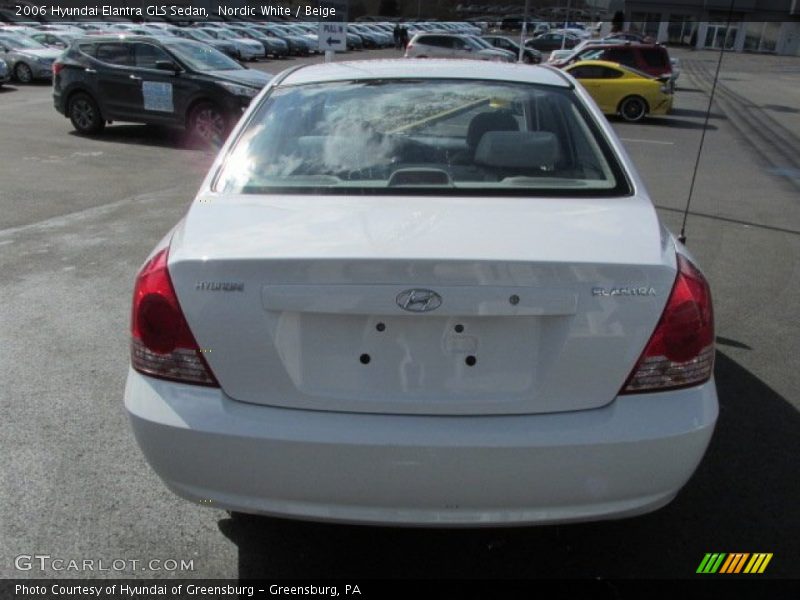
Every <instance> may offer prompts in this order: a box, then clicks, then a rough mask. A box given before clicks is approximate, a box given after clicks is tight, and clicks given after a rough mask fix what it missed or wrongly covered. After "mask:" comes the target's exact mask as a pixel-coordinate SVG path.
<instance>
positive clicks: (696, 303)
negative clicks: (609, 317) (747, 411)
mask: <svg viewBox="0 0 800 600" xmlns="http://www.w3.org/2000/svg"><path fill="white" fill-rule="evenodd" d="M713 370H714V312H713V308H712V304H711V290H710V289H709V287H708V282H706V280H705V277H703V275H702V273H700V271H698V270H697V267H695V266H694V265H693V264H692V263H691V262H690V261H689V259H687V258H686V257H684V256H682V255H680V254H678V275H677V277H676V278H675V284H674V285H673V287H672V293H671V294H670V296H669V300H667V306H666V307H665V308H664V312H663V314H662V315H661V320H660V321H659V322H658V325H657V326H656V330H655V331H654V332H653V335H652V336H651V337H650V341H649V342H648V343H647V346H646V347H645V349H644V352H643V353H642V356H641V357H640V358H639V361H638V363H637V364H636V367H634V369H633V372H632V373H631V375H630V377H628V381H627V382H626V383H625V385H624V386H623V388H622V390H621V391H620V394H640V393H643V392H657V391H663V390H667V389H675V388H682V387H687V386H692V385H699V384H701V383H703V382H705V381H707V380H708V379H709V378H710V377H711V374H712V372H713Z"/></svg>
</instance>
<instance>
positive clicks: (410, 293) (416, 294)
mask: <svg viewBox="0 0 800 600" xmlns="http://www.w3.org/2000/svg"><path fill="white" fill-rule="evenodd" d="M441 305H442V297H441V296H440V295H439V294H437V293H436V292H434V291H433V290H405V291H404V292H400V293H399V294H398V295H397V306H399V307H400V308H402V309H403V310H407V311H408V312H415V313H423V312H430V311H432V310H436V309H437V308H439V307H440V306H441Z"/></svg>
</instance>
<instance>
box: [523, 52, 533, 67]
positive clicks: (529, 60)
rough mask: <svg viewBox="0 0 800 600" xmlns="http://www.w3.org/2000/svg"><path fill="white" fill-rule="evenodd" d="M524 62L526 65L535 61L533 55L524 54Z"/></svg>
mask: <svg viewBox="0 0 800 600" xmlns="http://www.w3.org/2000/svg"><path fill="white" fill-rule="evenodd" d="M522 62H524V63H525V64H526V65H532V64H533V63H534V62H535V61H534V60H533V57H532V56H531V55H530V54H523V55H522Z"/></svg>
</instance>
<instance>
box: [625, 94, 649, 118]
mask: <svg viewBox="0 0 800 600" xmlns="http://www.w3.org/2000/svg"><path fill="white" fill-rule="evenodd" d="M648 110H649V109H648V106H647V102H646V101H645V99H644V98H642V97H641V96H628V97H627V98H624V99H623V100H622V102H620V103H619V109H618V112H619V116H621V117H622V118H623V119H624V120H626V121H628V122H629V123H636V122H637V121H641V120H642V119H644V118H645V117H646V116H647V111H648Z"/></svg>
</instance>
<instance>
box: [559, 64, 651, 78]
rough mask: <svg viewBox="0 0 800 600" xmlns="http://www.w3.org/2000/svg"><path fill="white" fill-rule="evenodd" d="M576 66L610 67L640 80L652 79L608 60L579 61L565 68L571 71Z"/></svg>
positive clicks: (645, 74) (636, 70)
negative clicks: (635, 76)
mask: <svg viewBox="0 0 800 600" xmlns="http://www.w3.org/2000/svg"><path fill="white" fill-rule="evenodd" d="M578 66H580V67H583V66H590V67H594V66H597V67H611V68H612V69H618V70H620V71H625V72H626V73H630V74H631V75H637V76H639V77H641V78H642V79H653V77H652V76H651V75H648V74H647V73H644V72H642V71H639V70H638V69H634V68H632V67H629V66H627V65H622V64H620V63H615V62H612V61H610V60H579V61H578V62H575V63H572V64H571V65H569V66H568V67H566V69H568V70H572V69H574V68H575V67H578Z"/></svg>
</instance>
